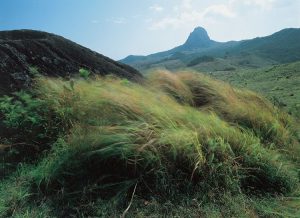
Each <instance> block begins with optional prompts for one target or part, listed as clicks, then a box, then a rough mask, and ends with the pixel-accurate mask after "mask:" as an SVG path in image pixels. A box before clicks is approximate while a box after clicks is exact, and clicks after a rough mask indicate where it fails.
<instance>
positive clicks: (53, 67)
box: [0, 30, 141, 93]
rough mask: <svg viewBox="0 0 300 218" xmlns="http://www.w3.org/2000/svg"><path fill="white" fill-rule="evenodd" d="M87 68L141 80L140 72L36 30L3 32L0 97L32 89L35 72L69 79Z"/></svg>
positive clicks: (97, 72)
mask: <svg viewBox="0 0 300 218" xmlns="http://www.w3.org/2000/svg"><path fill="white" fill-rule="evenodd" d="M80 68H85V69H87V70H89V71H91V72H92V73H94V74H98V75H106V74H114V75H117V76H120V77H123V78H127V79H131V80H138V79H140V78H141V75H140V74H139V72H138V71H137V70H135V69H133V68H131V67H129V66H127V65H124V64H121V63H118V62H116V61H113V60H111V59H109V58H107V57H105V56H103V55H101V54H98V53H96V52H94V51H92V50H90V49H87V48H85V47H83V46H80V45H78V44H76V43H74V42H72V41H70V40H67V39H65V38H63V37H61V36H57V35H54V34H50V33H46V32H41V31H34V30H14V31H0V77H1V80H0V87H1V88H0V93H1V92H7V91H13V90H18V89H20V88H23V87H27V86H29V84H30V83H31V78H32V77H33V76H34V75H33V74H35V73H36V72H38V73H40V74H41V75H46V76H61V77H68V76H71V75H75V74H78V70H79V69H80Z"/></svg>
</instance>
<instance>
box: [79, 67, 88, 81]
mask: <svg viewBox="0 0 300 218" xmlns="http://www.w3.org/2000/svg"><path fill="white" fill-rule="evenodd" d="M90 74H91V72H90V71H89V70H87V69H84V68H80V69H79V76H80V77H82V78H84V79H88V78H89V76H90Z"/></svg>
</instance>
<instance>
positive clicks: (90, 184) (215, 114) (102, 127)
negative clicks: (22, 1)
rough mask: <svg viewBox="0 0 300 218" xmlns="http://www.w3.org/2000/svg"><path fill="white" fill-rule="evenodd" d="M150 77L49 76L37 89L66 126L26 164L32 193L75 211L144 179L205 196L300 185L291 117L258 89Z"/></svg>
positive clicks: (147, 186) (170, 193)
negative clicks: (29, 165)
mask: <svg viewBox="0 0 300 218" xmlns="http://www.w3.org/2000/svg"><path fill="white" fill-rule="evenodd" d="M145 83H146V84H144V85H143V86H142V85H139V84H135V83H131V82H129V81H125V80H120V79H116V78H110V77H108V78H94V79H93V80H76V81H75V82H74V84H73V82H72V84H71V83H70V82H69V81H63V80H61V79H49V78H42V79H39V80H38V81H37V85H36V87H37V88H36V94H37V96H38V97H39V98H40V99H42V100H43V101H45V102H47V105H48V107H50V110H49V111H53V112H54V113H55V114H56V116H57V117H59V119H61V120H62V123H64V125H65V127H63V128H62V129H63V130H64V132H62V134H61V137H60V138H59V139H58V140H57V142H56V143H55V144H54V145H53V146H52V148H51V150H49V151H48V152H47V153H46V154H44V156H43V158H41V159H40V160H38V161H37V163H36V165H35V166H34V167H32V168H30V170H28V169H27V168H26V169H27V170H26V173H25V176H24V175H23V176H22V177H25V178H27V183H26V185H25V186H24V189H25V190H26V191H27V193H31V192H32V191H34V190H36V191H35V193H38V194H37V195H38V196H39V198H43V196H44V197H46V198H47V199H52V201H54V202H60V203H59V204H57V205H60V207H63V209H62V211H66V210H68V209H67V208H70V207H71V206H70V205H73V206H74V207H76V205H77V206H78V205H80V204H84V203H87V202H88V203H92V202H95V201H96V200H97V199H107V198H109V197H112V196H115V195H117V194H118V193H119V194H120V193H127V192H128V191H130V190H131V188H132V187H133V186H134V184H138V193H139V194H140V195H144V196H145V197H146V196H151V195H153V196H159V197H160V198H162V199H176V196H180V195H182V194H184V193H185V194H189V195H195V193H196V195H197V193H198V196H201V199H202V200H203V201H204V199H206V201H208V199H218V198H220V196H223V195H224V194H225V193H231V194H232V195H240V194H260V195H266V194H268V195H269V194H271V195H274V194H288V193H291V192H293V191H294V190H295V188H296V187H297V185H298V173H297V164H298V163H297V162H295V161H294V162H293V160H294V158H293V157H292V155H291V153H290V152H288V151H286V152H283V150H284V149H293V156H295V157H298V153H295V151H297V146H299V144H298V142H297V140H296V139H295V137H294V135H293V129H292V119H291V118H290V117H289V116H288V115H285V114H283V113H282V112H280V111H278V110H277V109H276V108H274V107H273V106H272V105H271V104H270V103H269V102H268V101H266V100H265V99H264V98H262V97H260V96H258V95H256V94H255V93H252V92H248V91H242V90H236V89H233V88H231V87H230V86H229V85H227V84H225V83H222V82H218V81H215V80H212V79H210V78H208V77H205V76H203V75H196V74H191V73H183V74H178V75H175V74H169V73H167V72H159V73H157V74H156V75H153V76H151V77H150V78H149V79H148V81H147V82H145ZM17 174H18V173H17ZM23 174H24V173H23ZM13 184H15V185H16V184H17V180H15V182H13ZM3 186H4V187H6V186H8V185H7V184H6V185H5V184H4V183H3ZM0 194H1V196H4V195H5V194H7V191H6V189H5V188H4V189H2V191H1V192H0ZM17 198H18V197H17ZM54 199H55V200H54ZM27 201H30V199H29V200H27ZM14 202H19V201H17V200H15V201H14ZM10 203H11V200H8V198H7V197H4V198H3V199H2V201H1V204H2V206H1V208H2V209H1V210H2V214H10V215H12V214H14V213H15V212H14V211H13V210H12V209H11V208H10V207H7V206H3V205H9V204H10ZM3 208H6V209H3ZM21 208H22V207H21ZM56 209H57V208H56ZM21 211H22V209H21ZM23 212H24V211H23ZM72 213H75V212H74V211H72ZM58 214H59V215H60V216H63V213H58Z"/></svg>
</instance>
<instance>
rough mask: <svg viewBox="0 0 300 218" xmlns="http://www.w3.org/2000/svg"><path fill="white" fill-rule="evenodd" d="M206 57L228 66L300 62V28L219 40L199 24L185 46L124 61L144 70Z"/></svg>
mask: <svg viewBox="0 0 300 218" xmlns="http://www.w3.org/2000/svg"><path fill="white" fill-rule="evenodd" d="M202 56H211V57H214V58H217V60H218V61H219V62H222V63H223V62H226V65H227V64H228V66H229V67H227V68H232V66H236V65H239V64H241V65H246V66H248V67H261V66H267V65H271V64H276V63H278V64H280V63H290V62H294V61H298V60H300V29H298V28H288V29H283V30H281V31H279V32H276V33H274V34H272V35H270V36H266V37H257V38H254V39H249V40H242V41H229V42H216V41H214V40H211V39H210V38H209V36H208V34H207V32H206V30H205V29H204V28H202V27H197V28H195V29H194V31H193V32H192V33H191V34H190V35H189V37H188V39H187V40H186V42H185V43H184V44H183V45H181V46H178V47H175V48H173V49H171V50H168V51H165V52H159V53H155V54H151V55H148V56H133V55H130V56H128V57H126V58H125V59H123V60H121V62H122V63H126V64H129V65H131V66H133V67H135V68H137V69H141V70H143V69H145V68H151V67H153V66H163V67H166V68H171V67H175V68H176V67H184V66H187V65H189V63H190V62H191V61H193V60H194V59H196V58H201V57H202ZM224 60H225V61H224ZM224 66H225V65H224ZM225 68H226V67H225Z"/></svg>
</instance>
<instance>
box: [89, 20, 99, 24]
mask: <svg viewBox="0 0 300 218" xmlns="http://www.w3.org/2000/svg"><path fill="white" fill-rule="evenodd" d="M91 23H93V24H97V23H99V20H91Z"/></svg>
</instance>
